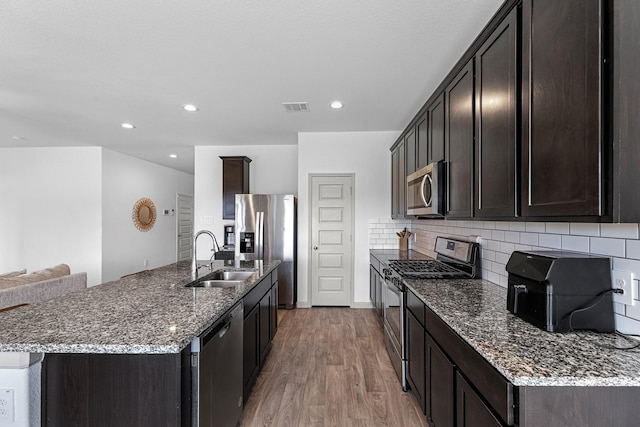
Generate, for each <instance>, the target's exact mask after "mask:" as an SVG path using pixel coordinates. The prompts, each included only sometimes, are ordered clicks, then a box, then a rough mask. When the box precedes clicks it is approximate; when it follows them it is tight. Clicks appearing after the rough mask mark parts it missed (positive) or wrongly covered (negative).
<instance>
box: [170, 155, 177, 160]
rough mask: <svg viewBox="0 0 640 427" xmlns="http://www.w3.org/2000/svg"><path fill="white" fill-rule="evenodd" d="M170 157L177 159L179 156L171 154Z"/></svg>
mask: <svg viewBox="0 0 640 427" xmlns="http://www.w3.org/2000/svg"><path fill="white" fill-rule="evenodd" d="M169 157H171V158H172V159H177V158H178V155H177V154H169Z"/></svg>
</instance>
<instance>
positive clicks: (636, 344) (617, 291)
mask: <svg viewBox="0 0 640 427" xmlns="http://www.w3.org/2000/svg"><path fill="white" fill-rule="evenodd" d="M623 293H624V291H623V290H622V289H608V290H606V291H603V292H601V293H599V294H598V296H597V300H596V301H595V302H594V303H593V304H591V305H589V306H587V307H581V308H577V309H575V310H573V311H572V312H571V313H569V330H570V331H571V332H573V333H574V334H576V335H577V336H578V337H579V338H580V339H583V340H586V341H589V342H590V343H591V344H593V345H596V346H598V347H603V348H607V349H610V350H634V349H636V348H638V347H640V342H639V341H637V340H634V339H633V338H631V337H640V335H634V334H623V333H622V332H620V331H618V330H616V331H615V334H616V335H617V336H619V337H622V338H624V339H625V340H627V342H629V343H633V345H632V346H630V347H618V346H616V345H608V344H602V343H599V342H596V341H594V340H588V339H586V338H585V336H584V335H581V334H579V333H578V332H577V331H576V330H575V329H573V326H572V325H571V321H572V319H573V315H574V314H575V313H579V312H582V311H588V310H591V309H592V308H593V307H595V306H596V305H598V304H600V302H601V301H602V300H603V299H604V297H605V296H607V295H608V294H623Z"/></svg>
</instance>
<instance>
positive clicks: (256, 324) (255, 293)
mask: <svg viewBox="0 0 640 427" xmlns="http://www.w3.org/2000/svg"><path fill="white" fill-rule="evenodd" d="M277 278H278V271H277V270H274V271H273V272H272V273H271V275H270V276H267V277H265V278H264V279H262V281H261V282H260V283H259V284H258V285H256V286H255V287H254V288H253V289H252V290H251V291H250V292H249V293H248V294H247V295H245V297H244V299H243V301H244V329H243V334H244V335H243V337H242V339H243V342H244V344H243V355H242V358H243V374H242V376H243V396H244V401H245V402H246V401H247V399H248V398H249V394H251V389H252V388H253V385H254V384H255V382H256V379H257V378H258V374H259V373H260V369H262V366H263V365H264V362H265V360H266V358H267V355H268V354H269V352H270V351H271V347H272V346H273V342H272V340H273V336H274V335H275V333H276V330H277V321H278V320H277V309H278V280H277Z"/></svg>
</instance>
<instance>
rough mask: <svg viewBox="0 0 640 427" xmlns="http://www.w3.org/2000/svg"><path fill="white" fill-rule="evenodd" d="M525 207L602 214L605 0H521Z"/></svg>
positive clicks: (536, 211)
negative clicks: (603, 11)
mask: <svg viewBox="0 0 640 427" xmlns="http://www.w3.org/2000/svg"><path fill="white" fill-rule="evenodd" d="M522 28H523V31H522V182H523V185H522V214H523V215H524V216H529V217H532V216H534V217H535V216H548V217H557V216H585V215H586V216H590V215H592V216H599V215H602V214H603V205H604V203H603V200H602V198H601V195H602V194H603V191H602V190H603V182H604V179H603V173H605V170H604V168H603V167H602V166H603V164H602V159H601V153H602V128H601V123H602V120H601V118H602V117H601V111H602V94H601V61H602V55H601V49H600V40H601V29H602V11H601V2H600V1H598V0H563V1H555V0H524V1H523V5H522Z"/></svg>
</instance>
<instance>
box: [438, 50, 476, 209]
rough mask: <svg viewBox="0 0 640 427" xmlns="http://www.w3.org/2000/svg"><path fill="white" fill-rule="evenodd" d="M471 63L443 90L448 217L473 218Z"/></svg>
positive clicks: (472, 79) (472, 84)
mask: <svg viewBox="0 0 640 427" xmlns="http://www.w3.org/2000/svg"><path fill="white" fill-rule="evenodd" d="M473 87H474V78H473V60H471V61H469V62H468V63H467V65H466V66H465V67H464V68H463V69H462V70H461V71H460V72H459V73H458V75H457V76H456V77H455V78H454V79H453V81H452V82H451V84H450V85H449V86H448V87H447V89H446V90H445V101H444V102H445V107H446V114H445V141H446V160H447V167H446V171H447V194H446V198H447V204H446V205H447V206H446V213H445V215H446V216H447V217H448V218H471V217H472V216H473V193H474V192H473V136H474V133H473V132H474V116H473V110H474V101H473V100H474V90H473Z"/></svg>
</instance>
